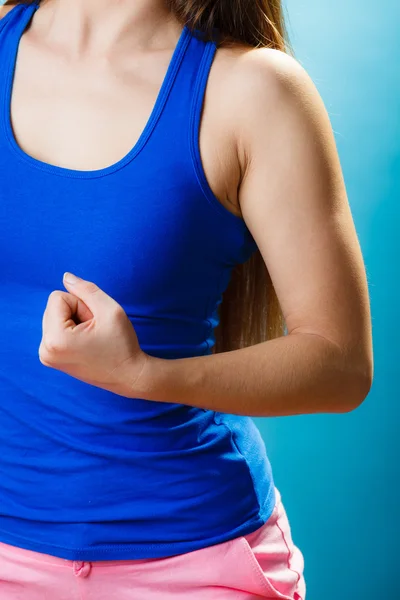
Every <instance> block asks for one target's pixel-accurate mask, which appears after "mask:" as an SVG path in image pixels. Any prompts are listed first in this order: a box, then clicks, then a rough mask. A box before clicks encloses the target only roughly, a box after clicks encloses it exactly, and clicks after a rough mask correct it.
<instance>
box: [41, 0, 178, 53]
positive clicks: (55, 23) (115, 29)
mask: <svg viewBox="0 0 400 600" xmlns="http://www.w3.org/2000/svg"><path fill="white" fill-rule="evenodd" d="M39 13H40V15H39ZM37 22H38V27H39V26H40V29H41V31H40V36H41V39H43V38H45V39H46V41H47V42H48V43H51V44H56V45H57V46H62V47H63V48H65V49H67V50H68V53H69V54H70V55H71V56H72V55H75V56H78V55H79V56H81V55H82V54H87V55H89V54H90V55H91V56H104V55H107V54H109V53H110V52H111V51H112V50H114V49H115V47H116V46H118V48H121V47H122V46H123V47H124V48H136V49H140V50H144V49H150V48H151V49H158V48H160V49H161V48H165V47H166V46H170V45H171V44H174V42H175V41H176V36H177V32H178V31H179V30H180V29H181V25H180V24H179V23H178V22H177V21H176V19H175V18H174V16H173V15H172V14H171V13H170V11H169V10H168V8H167V6H166V4H165V2H164V1H163V0H111V1H110V0H42V2H41V5H40V8H39V11H38V14H37ZM39 22H40V23H39Z"/></svg>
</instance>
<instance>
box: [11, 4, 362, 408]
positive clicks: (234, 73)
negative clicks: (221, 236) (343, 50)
mask: <svg viewBox="0 0 400 600" xmlns="http://www.w3.org/2000/svg"><path fill="white" fill-rule="evenodd" d="M180 31H181V25H180V24H179V23H177V22H176V20H175V19H174V18H173V16H170V15H167V14H166V12H165V7H164V5H163V2H162V1H161V0H140V1H136V2H135V3H132V2H128V1H120V2H114V3H110V2H108V0H107V1H105V0H85V2H83V1H82V0H57V1H54V0H47V1H46V2H45V3H44V4H43V6H41V7H40V9H39V10H38V11H37V12H36V13H35V15H34V18H33V19H32V24H31V26H30V28H29V29H28V30H27V31H26V32H25V34H24V35H23V37H22V40H21V44H20V48H19V55H18V62H17V70H16V74H15V80H14V88H13V98H12V122H13V128H14V131H15V137H16V139H17V141H18V143H19V144H20V146H21V148H22V149H23V150H25V152H27V153H28V154H30V155H32V156H34V157H35V158H39V159H40V160H43V161H45V162H49V163H51V164H57V165H59V166H63V167H68V168H72V169H81V170H87V169H98V168H102V167H105V166H108V165H109V164H112V163H114V162H116V161H117V160H119V159H120V158H122V156H124V155H125V154H126V153H127V152H128V151H129V150H130V148H131V147H132V146H133V144H134V142H135V140H136V139H137V138H138V137H139V135H140V133H141V131H142V129H143V127H144V124H145V122H146V120H147V118H148V116H149V113H150V108H151V107H152V106H153V104H154V102H155V99H156V96H157V92H158V89H159V87H160V85H161V81H162V78H163V76H164V74H165V71H166V68H167V65H168V62H169V59H170V57H171V54H172V51H173V48H174V46H175V44H176V41H177V39H178V37H179V34H180ZM116 74H117V76H116ZM27 97H29V98H30V101H29V103H26V101H25V99H26V98H27ZM93 97H95V98H96V102H95V103H93ZM60 114H63V115H64V116H65V117H66V118H63V119H60V117H59V115H60ZM44 118H46V120H47V124H48V126H47V127H46V129H45V131H43V128H42V126H41V123H43V120H44ZM99 122H101V123H102V127H101V128H99V127H98V125H99ZM127 122H128V123H130V127H127V126H126V123H127ZM72 124H73V125H72ZM78 138H79V140H80V144H79V146H80V147H79V148H78V145H77V144H76V140H77V139H78ZM60 140H61V143H60ZM200 151H201V155H202V161H203V166H204V170H205V174H206V177H207V179H208V182H209V184H210V187H211V189H212V190H213V192H214V194H215V195H216V197H217V198H218V199H219V201H220V202H221V203H222V204H224V205H225V206H226V207H227V208H228V209H229V210H231V211H232V212H233V213H235V214H238V215H241V216H242V218H243V219H244V220H245V222H246V224H247V226H248V227H249V229H250V231H251V233H252V234H253V236H254V239H255V240H256V242H257V244H258V247H259V249H260V252H261V254H262V256H263V258H264V261H265V263H266V265H267V267H268V269H269V272H270V274H271V278H272V280H273V283H274V286H275V289H276V291H277V294H278V297H279V300H280V303H281V306H282V310H283V313H284V316H285V320H286V324H287V327H288V335H286V336H284V337H281V338H279V339H276V340H272V341H268V342H264V343H261V344H257V345H254V346H251V347H249V348H245V349H241V350H234V351H232V352H226V353H221V354H217V355H211V356H201V357H193V358H185V359H176V360H164V359H159V358H155V357H151V356H149V355H147V354H145V353H144V352H143V351H142V350H141V349H140V347H139V345H138V342H137V338H136V334H135V332H134V329H133V327H132V324H131V323H130V322H129V320H128V318H127V316H126V314H125V313H124V311H123V309H122V307H121V306H120V305H118V303H116V302H115V300H113V299H112V298H110V297H109V296H107V294H105V292H103V291H102V290H100V289H99V288H98V286H96V284H95V282H88V281H85V280H78V282H77V283H76V284H68V283H67V282H66V281H64V285H65V287H66V289H67V292H63V291H59V290H55V291H53V292H52V293H51V294H50V296H49V300H48V304H47V307H46V311H45V314H44V315H43V336H42V341H41V344H40V348H39V358H40V360H41V362H42V363H43V364H44V365H46V366H48V367H51V368H55V369H59V370H62V371H64V372H67V373H69V374H70V375H71V376H73V377H76V378H78V379H81V380H83V381H86V382H87V383H90V384H91V385H96V386H98V387H102V388H104V389H108V390H110V391H112V392H114V393H117V394H121V395H124V396H127V397H132V398H135V397H137V398H143V399H147V400H150V401H157V402H175V403H182V404H188V405H191V406H197V407H200V408H205V409H210V410H217V411H220V412H228V413H235V414H243V415H250V416H281V415H294V414H307V413H319V412H348V411H350V410H353V409H355V408H356V407H358V406H359V405H360V404H361V403H362V402H363V400H364V399H365V398H366V396H367V395H368V393H369V391H370V388H371V385H372V380H373V351H372V333H371V315H370V306H369V297H368V288H367V279H366V274H365V267H364V263H363V258H362V254H361V249H360V245H359V241H358V238H357V234H356V231H355V227H354V222H353V219H352V215H351V211H350V207H349V202H348V198H347V195H346V188H345V183H344V180H343V174H342V170H341V166H340V162H339V157H338V154H337V149H336V145H335V140H334V135H333V131H332V127H331V124H330V121H329V117H328V114H327V111H326V109H325V106H324V104H323V101H322V99H321V97H320V95H319V93H318V91H317V89H316V87H315V85H314V84H313V82H312V80H311V79H310V77H309V76H308V74H307V73H306V71H305V70H304V68H303V67H302V66H301V65H300V64H299V63H298V62H297V61H296V60H295V59H294V58H292V57H290V56H288V55H286V54H285V53H283V52H280V51H278V50H273V49H266V48H259V49H254V48H250V47H246V46H241V45H237V46H235V47H234V48H228V47H227V48H220V49H218V50H217V53H216V56H215V59H214V62H213V65H212V67H211V71H210V76H209V79H208V85H207V91H206V96H205V104H204V111H203V115H202V121H201V131H200ZM116 327H117V331H118V336H115V328H116ZM111 332H114V333H113V334H111ZM116 337H117V338H118V339H117V341H116Z"/></svg>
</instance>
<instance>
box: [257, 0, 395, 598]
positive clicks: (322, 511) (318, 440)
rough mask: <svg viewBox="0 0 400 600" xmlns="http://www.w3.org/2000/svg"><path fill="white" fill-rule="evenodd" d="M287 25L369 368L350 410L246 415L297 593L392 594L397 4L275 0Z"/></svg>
mask: <svg viewBox="0 0 400 600" xmlns="http://www.w3.org/2000/svg"><path fill="white" fill-rule="evenodd" d="M286 14H287V17H288V26H289V27H288V28H289V36H290V40H291V43H292V46H293V48H294V52H295V56H296V58H297V60H299V62H300V63H301V64H302V65H303V67H304V68H305V69H306V70H307V72H308V73H309V74H310V76H311V78H312V79H313V81H314V83H315V85H316V87H317V89H318V90H319V92H320V94H321V96H322V98H323V100H324V103H325V106H326V108H327V110H328V113H329V116H330V119H331V123H332V127H333V130H334V133H335V137H336V143H337V147H338V151H339V156H340V160H341V163H342V168H343V172H344V177H345V181H346V187H347V192H348V197H349V202H350V206H351V210H352V213H353V218H354V222H355V225H356V229H357V233H358V236H359V240H360V243H361V248H362V251H363V256H364V261H365V264H366V269H367V276H368V282H369V290H370V298H371V309H372V323H373V338H374V359H375V376H374V382H373V386H372V390H371V392H370V394H369V395H368V397H367V399H366V400H365V401H364V403H363V404H362V405H361V406H360V407H359V408H358V409H357V410H355V411H353V412H351V413H348V414H338V415H331V414H326V415H310V416H304V415H302V416H296V417H280V418H272V419H270V418H268V419H266V418H255V419H254V421H255V422H256V424H257V426H258V427H259V429H260V431H261V433H262V435H263V438H264V440H265V443H266V446H267V451H268V454H269V456H270V459H271V463H272V467H273V472H274V476H275V483H276V485H277V487H278V488H279V489H280V491H281V494H282V501H283V503H284V505H285V507H286V511H287V513H288V517H289V521H290V523H291V527H292V535H293V539H294V542H295V544H296V545H297V546H299V548H300V549H301V550H302V552H303V555H304V559H305V572H304V573H305V578H306V584H307V600H339V599H340V600H386V599H387V598H390V599H393V600H394V599H395V598H400V586H399V583H398V576H397V571H398V563H399V559H398V554H399V551H398V546H399V541H398V540H399V533H400V532H399V519H398V509H399V508H400V494H399V486H398V484H397V479H398V477H399V474H400V470H399V468H398V459H399V457H400V452H399V446H400V444H399V438H400V435H399V434H398V427H399V423H400V419H399V417H400V409H399V405H400V385H399V376H398V362H399V358H400V353H399V335H398V332H397V330H396V323H397V310H398V308H399V296H400V286H399V275H400V269H399V266H398V263H399V260H400V244H399V237H400V234H399V231H398V229H399V225H400V219H399V213H400V210H399V204H400V4H399V3H398V2H394V1H390V0H386V2H383V3H380V4H377V3H376V2H372V1H371V0H363V1H361V0H352V1H351V2H349V1H348V0H347V1H345V0H336V2H334V3H331V2H328V1H325V2H321V0H306V1H305V0H301V1H300V0H287V2H286Z"/></svg>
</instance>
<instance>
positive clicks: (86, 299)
mask: <svg viewBox="0 0 400 600" xmlns="http://www.w3.org/2000/svg"><path fill="white" fill-rule="evenodd" d="M64 285H65V287H66V289H67V290H68V291H69V292H70V293H71V294H73V295H74V296H76V297H77V298H80V299H81V300H82V302H83V303H84V304H85V305H86V306H87V308H88V309H89V310H90V311H91V313H92V314H93V316H94V317H95V318H96V320H99V319H101V318H102V317H103V316H104V315H107V316H108V315H109V314H110V312H115V311H116V310H121V309H122V307H121V306H120V305H119V304H118V302H116V301H115V300H114V299H113V298H111V296H109V295H108V294H106V292H104V291H103V290H102V289H100V288H99V287H98V286H97V285H96V284H95V283H93V282H92V281H87V280H85V279H81V278H79V277H78V278H77V280H76V282H75V283H73V284H71V283H69V282H68V281H67V280H66V279H65V278H64ZM122 310H123V309H122Z"/></svg>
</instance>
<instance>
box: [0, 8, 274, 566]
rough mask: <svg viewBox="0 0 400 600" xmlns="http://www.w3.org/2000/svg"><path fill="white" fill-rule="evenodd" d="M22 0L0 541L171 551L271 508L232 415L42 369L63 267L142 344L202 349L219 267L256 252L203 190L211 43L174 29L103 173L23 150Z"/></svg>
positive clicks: (6, 293)
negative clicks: (147, 95)
mask: <svg viewBox="0 0 400 600" xmlns="http://www.w3.org/2000/svg"><path fill="white" fill-rule="evenodd" d="M37 8H38V5H37V4H21V5H17V6H16V7H14V8H13V9H12V10H11V11H10V12H8V13H7V14H6V16H5V17H4V18H3V19H2V20H1V21H0V73H1V76H0V120H1V124H0V231H1V236H0V314H1V321H2V323H1V328H0V338H1V344H0V541H2V542H4V543H8V544H11V545H14V546H17V547H21V548H25V549H29V550H34V551H38V552H43V553H46V554H51V555H53V556H58V557H61V558H66V559H70V560H88V561H94V560H111V559H118V560H119V559H144V558H160V557H167V556H173V555H177V554H181V553H185V552H190V551H192V550H197V549H200V548H203V547H207V546H211V545H214V544H218V543H221V542H224V541H227V540H230V539H233V538H235V537H238V536H242V535H246V534H248V533H251V532H253V531H255V530H256V529H258V528H259V527H261V526H262V525H263V524H264V523H265V522H266V520H267V519H268V517H269V516H270V514H271V513H272V510H273V507H274V504H275V488H274V483H273V478H272V473H271V467H270V463H269V460H268V458H267V453H266V448H265V444H264V441H263V439H262V437H261V434H260V432H259V430H258V428H257V427H256V425H255V423H254V421H253V419H252V418H251V417H247V416H238V415H233V414H226V413H219V412H215V411H212V410H205V409H200V408H195V407H192V406H190V398H188V405H185V404H174V403H164V402H153V401H147V400H143V399H140V398H135V399H132V398H126V397H123V396H120V395H117V394H113V393H111V392H109V391H106V390H103V389H100V388H97V387H95V386H91V385H89V384H86V383H84V382H82V381H79V380H77V379H75V378H73V377H71V376H69V375H67V374H65V373H63V372H61V371H57V370H55V369H50V368H48V367H46V366H44V365H43V364H42V363H41V362H40V360H39V357H38V349H39V344H40V340H41V335H42V316H43V313H44V310H45V307H46V303H47V299H48V296H49V294H50V292H52V291H53V290H55V289H60V290H64V291H66V290H65V288H64V287H63V284H62V276H63V273H64V271H72V272H73V273H76V274H77V275H79V276H81V277H83V278H84V279H86V280H90V281H94V282H95V283H96V284H97V285H98V286H99V287H100V288H102V289H103V290H104V291H105V292H106V293H107V294H109V295H110V296H112V297H113V298H114V299H115V300H116V301H117V302H118V303H119V304H121V306H122V307H123V308H124V310H125V312H126V313H127V315H128V317H129V319H130V320H131V322H132V324H133V326H134V328H135V330H136V333H137V336H138V340H139V343H140V345H141V348H142V349H143V350H144V351H145V352H147V353H148V354H150V355H152V356H157V357H160V358H164V359H171V360H173V359H176V358H185V357H191V356H200V355H206V354H210V353H211V352H212V350H211V349H212V347H213V344H214V343H215V337H214V328H215V327H216V326H217V325H218V322H219V316H218V307H219V304H220V302H221V299H222V293H223V292H224V290H225V289H226V287H227V285H228V283H229V280H230V277H231V272H232V269H233V267H234V266H235V265H237V264H239V263H242V262H244V261H246V260H248V258H249V257H250V256H251V254H252V253H253V252H254V251H255V249H256V245H255V242H254V239H253V238H252V236H251V234H250V232H249V230H248V228H247V227H246V225H245V223H244V221H243V220H242V219H241V218H240V217H238V216H236V215H234V214H233V213H231V212H230V211H229V210H228V209H227V208H225V207H224V206H223V205H222V204H221V203H220V202H219V201H218V199H217V198H216V197H215V196H214V195H213V193H212V191H211V188H210V187H209V185H208V183H207V180H206V178H205V173H204V171H203V168H202V163H201V160H200V154H199V139H198V134H199V123H200V115H201V108H202V102H203V96H204V92H205V87H206V82H207V78H208V74H209V70H210V66H211V64H212V60H213V57H214V54H215V50H216V43H215V42H213V41H206V40H205V39H204V37H202V35H201V33H200V32H199V31H198V32H190V30H189V29H188V28H187V27H184V28H183V30H182V33H181V35H180V38H179V41H178V42H177V45H176V47H175V49H174V53H173V56H172V58H171V61H170V64H169V66H168V70H167V73H166V75H165V78H164V80H163V83H162V86H161V89H160V91H159V95H158V97H157V100H156V102H155V105H154V107H153V109H152V112H151V116H150V117H149V119H148V122H147V124H146V125H145V128H144V130H143V132H142V134H141V135H140V138H139V140H138V141H137V142H136V143H135V145H134V147H133V148H132V149H131V150H130V151H129V153H128V154H127V155H126V156H125V157H124V158H122V159H121V160H119V161H118V162H116V163H115V164H113V165H110V166H108V167H106V168H103V169H98V170H92V171H79V170H73V169H68V168H63V167H59V166H55V165H50V164H48V163H45V162H42V161H40V160H38V159H35V158H33V157H31V156H29V155H28V154H26V153H25V152H24V151H23V150H22V148H20V147H19V146H18V144H17V142H16V139H15V137H14V135H13V130H12V127H11V122H10V99H11V90H12V84H13V79H14V72H15V63H16V55H17V51H18V44H19V40H20V38H21V36H22V34H23V32H24V31H25V29H26V28H27V26H28V25H29V23H30V20H31V18H32V16H33V14H34V11H35V10H37Z"/></svg>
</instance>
